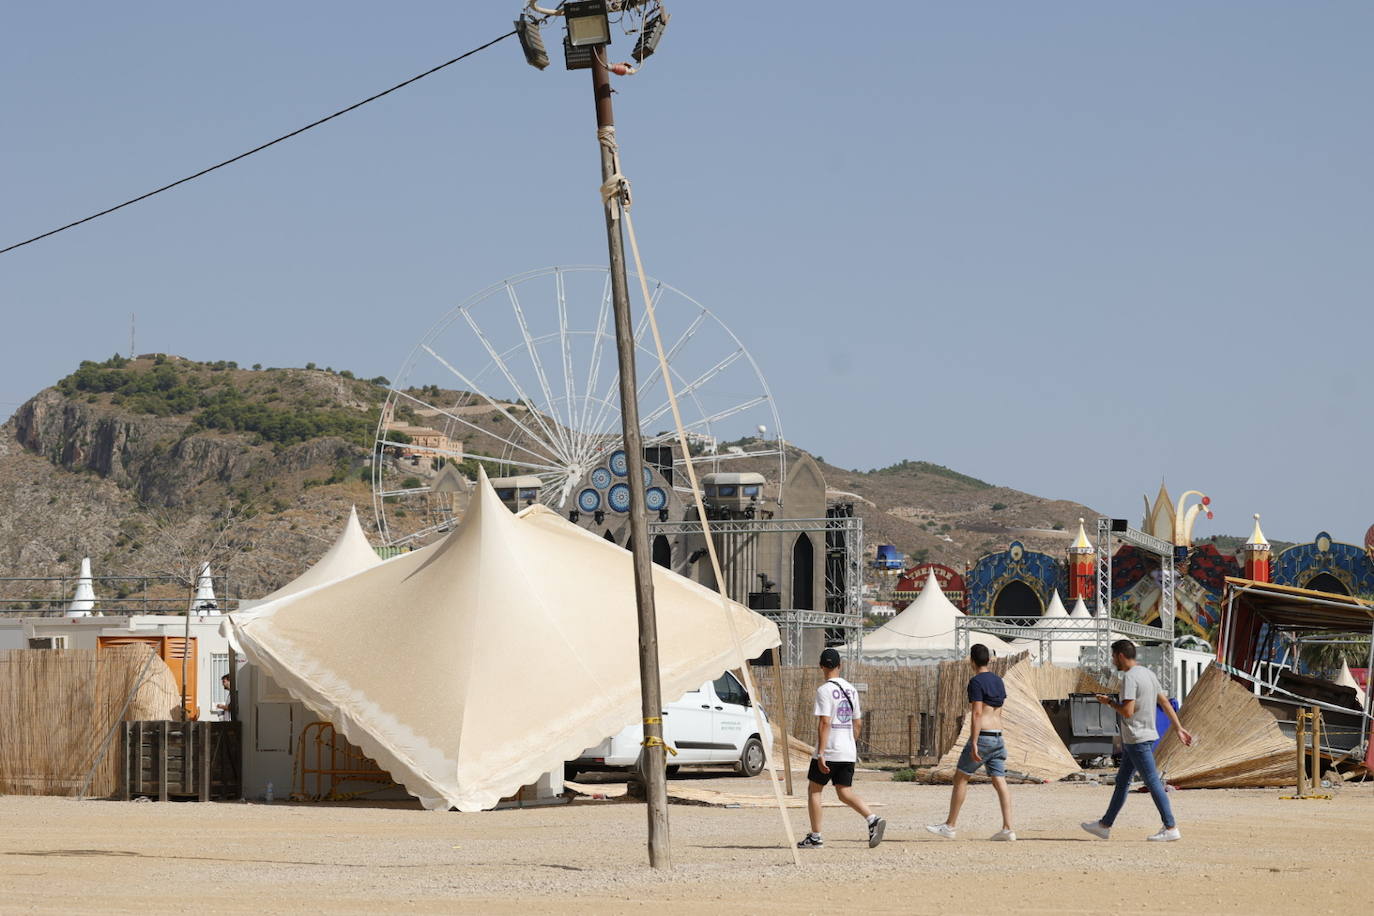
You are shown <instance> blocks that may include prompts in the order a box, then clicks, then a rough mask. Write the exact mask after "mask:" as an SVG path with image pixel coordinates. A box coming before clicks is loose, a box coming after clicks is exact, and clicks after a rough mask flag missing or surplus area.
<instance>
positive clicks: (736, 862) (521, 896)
mask: <svg viewBox="0 0 1374 916" xmlns="http://www.w3.org/2000/svg"><path fill="white" fill-rule="evenodd" d="M764 779H766V777H760V778H758V779H754V780H741V779H730V778H719V779H717V778H696V779H690V780H687V782H690V784H691V785H692V786H693V787H694V788H715V789H721V790H725V791H730V792H741V791H743V792H751V793H757V794H759V795H767V794H768V792H769V790H768V786H767V784H766V783H765V782H764ZM857 786H858V788H859V790H860V791H861V793H862V795H863V796H864V797H866V798H867V799H868V800H869V801H871V802H874V803H878V804H881V805H882V808H881V809H880V810H881V813H882V814H883V815H884V816H885V817H887V818H888V821H889V827H888V831H887V840H886V841H885V842H884V843H883V844H882V845H881V846H879V847H878V848H877V849H869V848H868V846H867V843H866V842H865V839H864V831H863V824H862V822H861V820H860V819H859V817H858V816H857V815H856V814H854V813H853V812H851V811H849V810H847V809H827V810H826V812H825V817H826V823H825V831H824V832H825V837H826V847H825V848H824V849H821V850H809V851H805V852H804V854H803V859H802V867H801V868H800V869H797V868H794V867H793V866H792V864H791V857H790V856H789V854H788V853H787V851H786V850H784V849H783V848H782V846H781V839H780V838H781V835H782V824H781V821H780V818H779V815H778V812H777V810H776V809H767V808H762V809H758V808H711V807H698V806H688V805H674V806H673V807H672V809H671V811H670V817H671V823H672V846H673V859H674V865H675V867H674V869H673V871H672V872H670V873H666V874H665V873H656V872H653V871H651V870H650V869H649V868H648V867H647V865H646V853H645V850H644V834H645V816H644V809H643V807H642V806H639V805H635V804H632V803H624V802H615V801H585V802H579V803H577V804H573V805H565V806H559V807H549V808H531V809H524V810H511V811H499V812H491V813H487V814H479V815H465V814H438V813H430V812H425V811H420V810H418V809H412V808H409V807H375V806H374V807H367V806H356V807H346V806H338V805H295V804H280V803H278V804H275V805H264V804H245V803H238V804H206V805H202V804H195V803H168V804H158V803H131V802H105V801H87V802H76V801H72V800H68V799H57V798H30V797H16V796H10V797H3V798H0V911H2V912H6V913H8V912H61V913H96V912H101V913H109V912H118V913H128V912H138V913H162V912H174V911H176V912H181V911H195V912H225V913H272V912H290V911H299V910H304V911H309V912H328V913H331V914H334V913H378V912H402V911H404V912H414V913H450V912H458V911H460V910H461V911H463V912H479V913H487V912H490V913H542V912H558V913H598V914H605V913H629V912H641V911H643V910H644V909H645V908H646V907H655V908H658V909H660V910H662V911H664V912H671V911H673V909H674V908H680V907H683V906H687V907H690V908H691V909H690V910H688V912H701V911H703V910H710V911H714V912H730V913H734V912H740V913H784V912H785V913H823V914H826V916H833V914H834V913H836V912H866V913H988V912H992V913H999V912H1000V913H1094V914H1100V913H1185V912H1186V913H1191V914H1196V913H1344V912H1363V911H1365V910H1367V909H1368V908H1369V903H1370V901H1371V900H1374V889H1371V875H1374V871H1371V867H1370V865H1369V858H1368V852H1367V851H1368V850H1369V849H1370V848H1371V845H1374V787H1345V788H1343V789H1341V790H1340V791H1339V792H1338V793H1337V794H1336V797H1335V798H1334V799H1332V800H1331V801H1283V800H1280V799H1279V796H1280V795H1281V794H1283V793H1282V792H1281V791H1279V790H1259V789H1256V790H1230V791H1191V792H1180V793H1177V794H1175V795H1174V796H1173V798H1174V805H1175V810H1176V812H1177V814H1178V818H1179V823H1180V825H1181V827H1182V829H1183V833H1184V839H1183V841H1182V842H1179V843H1165V844H1158V843H1146V842H1145V836H1146V835H1147V834H1149V833H1151V832H1153V831H1154V830H1155V829H1156V827H1157V826H1158V820H1157V818H1156V815H1155V812H1154V808H1153V806H1152V805H1151V804H1150V800H1149V798H1148V797H1146V796H1142V795H1133V796H1132V797H1131V799H1130V801H1129V802H1128V804H1127V806H1126V810H1125V812H1124V813H1123V815H1122V817H1121V819H1120V820H1119V821H1118V822H1117V827H1116V831H1115V835H1114V836H1113V838H1112V839H1111V840H1110V841H1109V842H1101V841H1098V840H1094V839H1092V838H1090V837H1088V836H1087V835H1086V834H1084V833H1082V832H1081V831H1080V830H1079V829H1078V826H1077V824H1078V822H1079V821H1080V820H1087V819H1091V818H1093V817H1096V816H1097V815H1099V814H1100V813H1101V812H1102V810H1103V808H1104V807H1105V805H1106V803H1107V798H1108V794H1109V793H1110V791H1111V790H1110V788H1109V787H1107V786H1093V785H1084V784H1064V783H1061V784H1056V785H1049V786H1015V787H1013V789H1012V791H1013V792H1014V793H1015V794H1014V798H1015V806H1016V812H1017V827H1018V832H1019V833H1020V835H1021V840H1020V841H1019V842H1017V843H1012V844H1000V843H999V844H993V843H989V842H986V838H987V836H989V835H990V834H991V833H992V832H993V830H994V829H995V828H996V827H997V826H998V825H997V823H996V822H995V818H996V814H995V812H996V800H995V797H994V796H993V794H992V791H991V789H989V788H987V787H975V788H974V790H973V791H972V793H971V797H970V801H969V804H968V806H967V807H966V809H965V814H964V817H963V818H961V823H960V829H961V835H960V838H959V839H958V840H955V841H953V842H951V841H947V840H941V839H938V838H936V837H933V836H931V835H929V834H927V833H926V832H925V830H924V829H923V828H922V825H923V824H925V823H928V822H932V821H940V820H943V815H944V811H945V806H946V800H947V797H948V789H946V788H944V787H939V786H924V785H914V784H910V783H894V782H891V781H889V780H888V779H887V777H886V775H884V774H863V775H861V777H860V780H859V782H858V783H857ZM788 816H789V818H790V819H791V822H792V824H793V825H794V829H795V830H797V831H798V834H799V835H800V833H801V831H803V830H804V828H805V822H806V821H805V817H806V815H805V812H804V811H802V810H793V811H790V812H789V814H788ZM679 911H680V910H679Z"/></svg>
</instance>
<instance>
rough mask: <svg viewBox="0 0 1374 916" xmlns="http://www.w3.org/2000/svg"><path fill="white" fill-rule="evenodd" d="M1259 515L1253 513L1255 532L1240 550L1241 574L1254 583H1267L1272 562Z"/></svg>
mask: <svg viewBox="0 0 1374 916" xmlns="http://www.w3.org/2000/svg"><path fill="white" fill-rule="evenodd" d="M1259 520H1260V517H1259V513H1258V512H1256V513H1255V530H1254V531H1253V532H1251V533H1250V540H1248V541H1246V542H1245V546H1244V547H1243V548H1242V549H1241V562H1242V564H1243V565H1242V574H1243V575H1244V577H1245V578H1247V579H1250V580H1251V581H1254V582H1268V581H1270V579H1271V572H1272V568H1273V567H1272V562H1271V554H1270V550H1269V540H1268V538H1266V537H1265V536H1264V532H1263V531H1261V530H1260V522H1259Z"/></svg>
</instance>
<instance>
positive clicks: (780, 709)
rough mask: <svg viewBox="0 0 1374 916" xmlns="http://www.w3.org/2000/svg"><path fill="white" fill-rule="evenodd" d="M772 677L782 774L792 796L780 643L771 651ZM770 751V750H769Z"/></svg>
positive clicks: (790, 744) (789, 747)
mask: <svg viewBox="0 0 1374 916" xmlns="http://www.w3.org/2000/svg"><path fill="white" fill-rule="evenodd" d="M772 661H773V677H774V678H775V679H776V680H777V682H778V706H777V715H778V728H779V729H781V730H782V772H783V776H784V778H786V780H787V794H788V795H791V794H792V741H791V739H790V738H789V737H788V735H787V688H786V687H785V686H784V685H783V677H782V643H778V647H777V648H776V649H774V650H773V659H772ZM769 750H770V751H771V750H772V748H769Z"/></svg>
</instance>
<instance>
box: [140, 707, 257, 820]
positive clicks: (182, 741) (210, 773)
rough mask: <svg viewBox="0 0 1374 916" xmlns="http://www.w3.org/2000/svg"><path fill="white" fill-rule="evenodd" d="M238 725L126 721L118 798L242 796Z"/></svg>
mask: <svg viewBox="0 0 1374 916" xmlns="http://www.w3.org/2000/svg"><path fill="white" fill-rule="evenodd" d="M242 734H243V730H242V725H241V723H238V722H170V721H159V722H126V723H124V740H123V745H124V754H123V761H124V766H123V773H122V779H121V785H120V793H119V797H120V798H123V799H130V798H136V797H147V798H156V799H158V800H159V801H167V800H168V799H171V798H196V799H199V800H200V801H210V800H212V799H235V798H240V797H242V794H243V784H242V783H243V781H242V777H241V761H242V759H243V755H242V752H241V748H242Z"/></svg>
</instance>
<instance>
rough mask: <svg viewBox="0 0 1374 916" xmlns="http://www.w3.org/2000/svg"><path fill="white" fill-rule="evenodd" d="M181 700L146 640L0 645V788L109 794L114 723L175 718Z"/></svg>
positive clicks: (113, 778) (113, 782) (114, 767)
mask: <svg viewBox="0 0 1374 916" xmlns="http://www.w3.org/2000/svg"><path fill="white" fill-rule="evenodd" d="M180 704H181V697H180V693H179V691H178V690H177V686H176V681H175V680H174V679H173V677H172V672H171V671H170V670H169V669H168V668H167V665H166V663H165V662H163V661H162V660H161V659H160V658H158V657H157V655H156V654H155V653H154V652H153V650H152V649H150V648H148V647H147V646H118V647H114V648H107V649H15V650H12V651H9V652H0V794H7V795H77V794H79V793H82V791H83V789H84V794H85V795H88V796H92V797H99V798H104V797H107V796H109V795H112V794H114V792H115V791H116V790H117V789H118V773H119V766H120V761H119V759H118V758H119V739H118V736H117V735H116V726H117V725H118V724H119V723H120V722H121V721H126V722H127V721H136V720H149V719H168V718H171V717H173V716H174V715H175V714H176V712H177V710H178V707H179V706H180Z"/></svg>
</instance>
